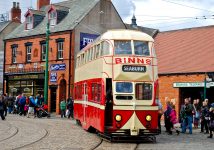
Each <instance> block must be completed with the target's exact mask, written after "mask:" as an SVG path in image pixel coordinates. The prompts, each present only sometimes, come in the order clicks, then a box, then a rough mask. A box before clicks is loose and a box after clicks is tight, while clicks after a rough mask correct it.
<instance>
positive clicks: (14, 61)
mask: <svg viewBox="0 0 214 150" xmlns="http://www.w3.org/2000/svg"><path fill="white" fill-rule="evenodd" d="M16 55H17V46H13V47H12V63H16Z"/></svg>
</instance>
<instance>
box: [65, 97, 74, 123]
mask: <svg viewBox="0 0 214 150" xmlns="http://www.w3.org/2000/svg"><path fill="white" fill-rule="evenodd" d="M73 105H74V102H73V98H72V96H70V97H69V98H68V99H67V109H68V110H69V114H68V119H70V118H74V116H73V108H74V106H73Z"/></svg>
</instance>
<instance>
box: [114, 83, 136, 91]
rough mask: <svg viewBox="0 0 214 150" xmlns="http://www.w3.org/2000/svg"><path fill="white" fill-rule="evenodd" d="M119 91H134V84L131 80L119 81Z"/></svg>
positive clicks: (117, 88) (117, 84)
mask: <svg viewBox="0 0 214 150" xmlns="http://www.w3.org/2000/svg"><path fill="white" fill-rule="evenodd" d="M116 92H117V93H132V92H133V86H132V83H131V82H117V83H116Z"/></svg>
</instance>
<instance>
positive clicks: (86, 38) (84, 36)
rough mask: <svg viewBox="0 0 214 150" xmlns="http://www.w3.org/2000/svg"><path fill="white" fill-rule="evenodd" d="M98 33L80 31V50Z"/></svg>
mask: <svg viewBox="0 0 214 150" xmlns="http://www.w3.org/2000/svg"><path fill="white" fill-rule="evenodd" d="M98 36H99V35H96V34H88V33H80V50H81V49H83V48H84V47H86V45H87V44H88V43H91V42H93V41H94V40H95V39H96V38H97V37H98Z"/></svg>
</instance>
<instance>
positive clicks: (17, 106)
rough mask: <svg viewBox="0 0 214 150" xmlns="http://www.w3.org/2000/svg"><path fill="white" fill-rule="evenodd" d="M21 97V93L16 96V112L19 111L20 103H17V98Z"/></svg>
mask: <svg viewBox="0 0 214 150" xmlns="http://www.w3.org/2000/svg"><path fill="white" fill-rule="evenodd" d="M21 97H22V95H21V94H18V95H17V96H16V101H15V107H14V109H16V114H19V113H20V103H19V100H20V98H21Z"/></svg>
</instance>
